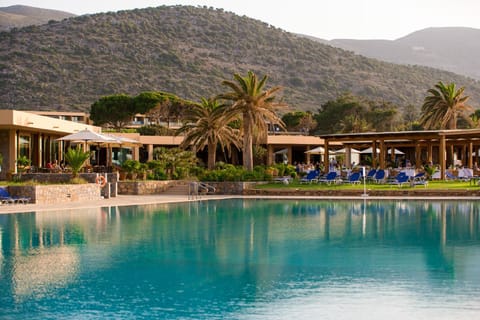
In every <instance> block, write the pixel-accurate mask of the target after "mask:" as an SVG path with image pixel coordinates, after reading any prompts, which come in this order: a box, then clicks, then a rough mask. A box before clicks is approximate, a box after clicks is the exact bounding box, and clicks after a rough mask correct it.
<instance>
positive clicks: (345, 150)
mask: <svg viewBox="0 0 480 320" xmlns="http://www.w3.org/2000/svg"><path fill="white" fill-rule="evenodd" d="M335 153H347V148H343V149H340V150H336V151H335ZM350 153H360V150H357V149H353V148H350Z"/></svg>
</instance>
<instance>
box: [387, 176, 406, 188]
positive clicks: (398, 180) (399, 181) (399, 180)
mask: <svg viewBox="0 0 480 320" xmlns="http://www.w3.org/2000/svg"><path fill="white" fill-rule="evenodd" d="M389 184H390V185H391V186H394V185H396V186H400V187H403V186H404V185H410V180H409V177H408V176H407V175H406V174H398V175H397V176H396V177H395V180H393V181H392V182H390V183H389Z"/></svg>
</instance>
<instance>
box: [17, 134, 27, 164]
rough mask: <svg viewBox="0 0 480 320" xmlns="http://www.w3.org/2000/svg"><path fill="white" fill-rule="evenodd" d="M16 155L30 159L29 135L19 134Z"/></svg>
mask: <svg viewBox="0 0 480 320" xmlns="http://www.w3.org/2000/svg"><path fill="white" fill-rule="evenodd" d="M18 155H19V156H26V157H27V158H28V159H30V136H20V138H19V143H18Z"/></svg>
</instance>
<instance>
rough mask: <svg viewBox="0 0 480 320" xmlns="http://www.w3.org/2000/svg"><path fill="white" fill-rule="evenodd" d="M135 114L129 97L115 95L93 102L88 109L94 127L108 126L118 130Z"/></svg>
mask: <svg viewBox="0 0 480 320" xmlns="http://www.w3.org/2000/svg"><path fill="white" fill-rule="evenodd" d="M136 113H137V112H136V109H135V105H134V104H133V99H132V98H131V97H130V96H128V95H126V94H115V95H111V96H105V97H102V98H100V99H99V100H97V101H95V102H94V103H93V104H92V106H91V108H90V119H92V121H93V123H94V124H95V125H98V126H104V125H108V126H111V127H113V128H115V129H116V130H118V129H121V128H123V127H124V126H125V125H127V124H128V123H129V122H130V121H131V120H132V117H133V116H134V115H135V114H136Z"/></svg>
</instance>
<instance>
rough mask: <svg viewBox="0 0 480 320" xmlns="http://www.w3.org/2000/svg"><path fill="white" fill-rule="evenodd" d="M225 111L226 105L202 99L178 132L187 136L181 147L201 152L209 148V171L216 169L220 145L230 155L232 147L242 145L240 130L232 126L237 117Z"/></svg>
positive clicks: (190, 110) (191, 110) (189, 113)
mask: <svg viewBox="0 0 480 320" xmlns="http://www.w3.org/2000/svg"><path fill="white" fill-rule="evenodd" d="M225 111H226V105H225V104H220V103H219V102H218V101H217V100H216V99H205V98H202V103H201V104H200V105H194V106H192V107H191V108H190V109H189V110H188V111H187V114H186V120H187V121H186V123H185V124H184V125H183V126H182V127H181V128H180V129H179V130H177V134H185V138H184V140H183V142H182V144H181V145H180V147H182V148H187V147H189V146H191V145H193V146H196V147H198V148H199V149H200V150H201V149H203V148H205V147H207V152H208V169H214V167H215V160H216V151H217V145H218V144H220V146H221V148H222V150H225V149H226V150H227V151H228V153H229V154H230V153H231V146H232V145H234V146H236V147H237V148H238V147H239V145H240V140H239V138H238V136H239V135H238V130H237V129H234V128H233V127H231V126H230V123H231V122H232V121H233V120H235V115H234V114H232V113H226V112H225Z"/></svg>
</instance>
